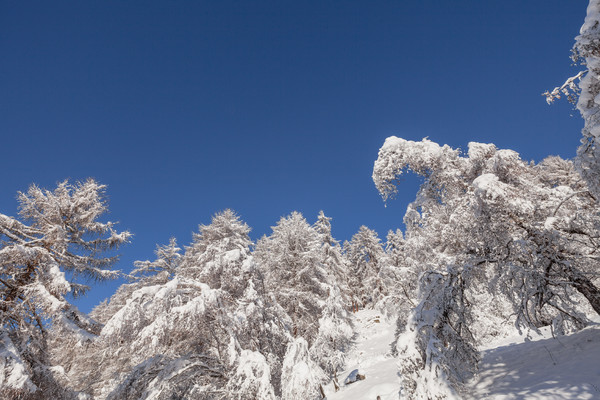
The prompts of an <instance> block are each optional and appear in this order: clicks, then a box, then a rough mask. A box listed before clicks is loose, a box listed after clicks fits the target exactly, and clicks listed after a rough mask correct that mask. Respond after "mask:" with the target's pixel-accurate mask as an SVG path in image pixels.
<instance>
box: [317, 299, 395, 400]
mask: <svg viewBox="0 0 600 400" xmlns="http://www.w3.org/2000/svg"><path fill="white" fill-rule="evenodd" d="M354 316H355V320H354V324H355V329H356V331H357V334H356V337H355V347H354V348H353V349H352V351H351V352H350V353H349V354H348V361H347V368H346V370H345V371H344V372H342V373H341V374H340V375H339V380H340V385H341V388H340V390H339V391H338V392H335V391H334V388H333V385H332V384H329V385H327V387H326V388H325V391H326V394H327V400H359V399H360V400H371V399H372V400H375V399H377V396H381V400H391V399H398V392H399V390H400V380H399V379H398V372H397V371H398V365H397V360H396V359H395V358H393V357H391V356H390V354H389V353H390V350H391V348H390V343H392V340H393V339H394V330H395V324H394V321H388V320H386V319H385V318H383V315H382V314H381V313H380V312H378V311H374V310H361V311H359V312H357V313H356V314H354ZM355 369H358V372H359V373H360V374H361V375H364V376H365V379H364V380H361V381H357V382H355V383H352V384H349V385H344V379H346V377H347V376H348V374H350V373H351V372H352V371H353V370H355Z"/></svg>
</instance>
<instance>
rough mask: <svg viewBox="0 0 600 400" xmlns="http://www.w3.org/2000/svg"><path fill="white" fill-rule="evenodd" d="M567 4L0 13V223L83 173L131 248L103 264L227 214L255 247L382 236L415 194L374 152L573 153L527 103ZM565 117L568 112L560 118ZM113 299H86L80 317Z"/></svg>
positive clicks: (188, 4)
mask: <svg viewBox="0 0 600 400" xmlns="http://www.w3.org/2000/svg"><path fill="white" fill-rule="evenodd" d="M586 6H587V1H584V0H544V1H541V0H537V1H523V0H503V1H492V0H490V1H488V0H485V1H483V0H472V1H427V0H404V1H400V0H397V1H362V2H357V1H303V2H298V1H294V2H292V1H282V0H280V1H162V2H158V1H91V0H90V1H69V2H65V1H40V2H32V1H8V0H4V1H1V2H0V51H1V53H0V54H1V61H0V154H1V156H0V171H1V179H2V190H1V191H0V212H2V213H5V214H9V215H15V214H16V201H15V195H16V192H17V191H19V190H26V189H27V187H28V186H29V184H31V183H33V182H35V183H38V184H39V185H41V186H43V187H47V188H52V187H53V186H54V185H55V183H56V182H57V181H60V180H63V179H65V178H70V179H72V180H81V179H85V178H86V177H94V178H96V179H97V180H98V181H99V182H101V183H105V184H107V185H108V186H109V188H108V194H109V197H110V211H111V213H110V216H109V217H110V218H111V219H113V220H118V221H120V227H121V228H122V229H128V230H130V231H131V232H132V233H134V234H135V236H134V238H133V242H132V243H131V244H130V245H128V246H126V247H124V248H123V249H122V252H121V253H122V261H121V263H120V264H119V265H118V268H120V269H122V270H124V271H128V270H129V269H130V268H131V264H132V262H133V260H137V259H153V256H154V254H153V250H154V248H155V244H156V243H167V242H168V239H169V237H171V236H175V237H176V238H177V239H178V242H179V243H180V244H181V245H187V244H189V242H190V240H191V233H192V232H195V231H197V226H198V224H200V223H205V224H207V223H209V222H210V218H211V215H213V214H214V213H215V212H217V211H219V210H222V209H224V208H232V209H234V210H236V211H237V212H238V213H239V214H240V215H241V217H242V219H243V220H244V221H246V222H247V223H248V224H249V225H250V226H251V227H252V228H253V232H252V237H253V239H257V238H259V237H260V236H262V235H263V234H268V233H269V232H270V226H272V225H274V224H275V223H276V222H277V220H278V219H279V218H280V217H281V216H283V215H287V214H289V213H290V212H291V211H293V210H298V211H300V212H302V213H303V214H304V215H305V217H306V218H307V219H308V220H309V221H310V222H313V221H314V220H315V219H316V216H317V213H318V212H319V210H321V209H322V210H324V211H325V213H326V214H327V215H329V216H330V217H333V231H334V235H335V236H336V237H337V238H338V239H340V240H344V239H349V238H350V237H351V236H352V234H353V233H355V232H356V231H357V230H358V228H359V226H360V225H363V224H364V225H367V226H369V227H371V228H373V229H375V230H377V231H378V232H379V233H380V236H381V237H382V238H384V237H385V234H386V232H387V231H388V230H389V229H395V228H397V227H401V226H402V216H403V214H404V209H405V208H406V205H407V204H408V202H409V201H411V200H412V199H413V198H414V195H415V191H416V188H417V180H416V179H407V181H406V184H405V185H404V187H401V189H400V191H401V193H400V196H399V198H398V199H397V200H395V201H392V202H390V203H389V204H388V207H387V208H386V207H384V204H383V202H382V201H381V199H380V197H379V195H378V193H377V192H376V190H375V187H374V185H373V183H372V181H371V173H372V167H373V162H374V161H375V159H376V158H377V152H378V149H379V147H380V146H381V145H382V144H383V141H384V140H385V138H386V137H387V136H390V135H396V136H401V137H404V138H407V139H413V140H420V139H421V138H423V137H425V136H428V137H429V138H430V139H432V140H434V141H437V142H440V143H448V144H450V145H452V146H455V147H466V144H467V143H468V142H469V141H480V142H494V143H496V144H497V145H498V146H499V147H502V148H512V149H514V150H516V151H518V152H519V153H521V155H522V156H523V158H525V159H532V160H536V161H539V160H540V159H542V158H543V157H544V156H546V155H549V154H559V155H561V156H563V157H572V156H573V155H574V154H575V149H576V147H577V145H578V141H579V136H580V129H581V127H582V121H581V119H580V117H579V116H578V114H577V113H576V112H575V111H573V109H572V107H571V106H570V105H569V104H568V103H566V101H561V102H560V103H559V104H555V105H553V106H548V105H547V104H546V102H545V101H544V99H543V97H542V96H540V94H541V93H542V92H543V91H544V90H546V89H551V88H553V87H554V86H556V85H558V84H560V83H562V82H563V81H564V80H565V79H566V78H567V77H568V76H570V75H572V74H574V72H575V71H576V69H575V68H574V67H571V65H570V64H571V62H570V60H569V58H568V57H569V54H570V48H571V46H572V44H573V38H574V36H575V35H576V34H577V33H578V31H579V27H580V26H581V24H582V22H583V18H584V16H585V9H586ZM571 115H572V116H571ZM117 284H118V283H116V282H113V283H110V284H102V285H99V286H97V287H95V288H94V289H93V290H92V291H91V292H90V294H89V295H88V298H87V299H85V300H83V301H80V302H79V304H80V306H81V308H82V309H83V310H84V311H89V309H90V308H91V306H92V305H94V304H96V303H98V302H99V301H100V300H101V299H103V298H104V297H106V296H109V295H110V294H112V292H113V291H114V290H115V288H116V286H117Z"/></svg>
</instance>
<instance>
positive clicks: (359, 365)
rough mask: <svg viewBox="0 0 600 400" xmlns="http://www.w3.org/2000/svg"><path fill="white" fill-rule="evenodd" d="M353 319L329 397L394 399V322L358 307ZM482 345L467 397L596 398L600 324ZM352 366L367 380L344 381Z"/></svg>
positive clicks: (498, 399)
mask: <svg viewBox="0 0 600 400" xmlns="http://www.w3.org/2000/svg"><path fill="white" fill-rule="evenodd" d="M354 318H355V321H354V324H355V328H356V331H357V333H356V336H355V344H354V347H353V348H352V349H351V350H350V352H349V354H348V363H347V365H346V369H345V370H344V371H343V372H341V373H340V374H339V375H338V380H339V381H340V385H341V388H340V390H339V391H338V392H335V389H334V387H333V384H332V383H330V384H328V385H327V386H326V387H325V392H326V394H327V399H328V400H362V399H372V400H375V399H376V398H377V396H381V400H386V399H387V400H391V399H398V398H399V391H400V381H399V378H398V374H397V371H398V365H397V359H396V358H394V357H392V356H391V355H390V354H389V350H390V343H391V342H392V341H393V340H394V331H395V324H394V321H391V320H386V319H383V318H381V314H380V313H379V312H378V311H375V310H361V311H359V312H358V313H356V314H354ZM376 320H379V323H377V322H375V321H376ZM482 348H483V351H482V356H483V357H482V361H481V363H480V370H479V374H478V375H477V377H476V378H475V379H473V380H472V381H471V382H469V383H468V384H467V385H466V391H465V393H463V394H462V398H463V399H465V400H478V399H486V400H517V399H528V400H529V399H531V400H542V399H544V400H559V399H563V400H570V399H582V400H585V399H597V398H600V364H598V360H599V359H600V324H596V325H592V326H590V327H588V328H586V329H584V330H582V331H579V332H577V333H574V334H571V335H567V336H560V337H557V338H554V337H552V333H551V332H550V329H549V328H542V329H541V330H540V333H539V334H537V333H535V332H529V334H528V335H518V334H514V335H512V336H507V337H503V338H499V339H498V340H496V341H494V342H489V343H487V344H486V345H485V346H482ZM354 370H358V373H360V374H361V375H365V380H359V381H356V382H354V383H351V384H348V385H344V384H343V382H344V380H345V379H346V378H347V377H348V375H350V374H351V373H352V372H353V371H354Z"/></svg>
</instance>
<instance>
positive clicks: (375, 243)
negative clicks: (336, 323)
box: [344, 225, 386, 308]
mask: <svg viewBox="0 0 600 400" xmlns="http://www.w3.org/2000/svg"><path fill="white" fill-rule="evenodd" d="M344 251H345V254H346V259H347V260H348V265H349V277H350V278H349V284H350V289H351V290H352V298H353V303H354V307H355V308H356V307H357V306H360V307H365V306H367V305H368V304H371V305H374V304H375V303H377V301H378V300H379V299H380V298H381V297H383V296H385V294H386V288H384V286H383V282H382V280H381V277H380V276H379V272H380V270H381V267H382V264H383V261H384V257H385V254H384V251H383V247H382V245H381V240H380V239H379V237H378V235H377V232H375V231H374V230H371V229H369V228H367V227H366V226H364V225H363V226H361V227H360V228H359V230H358V232H357V233H355V234H354V235H353V236H352V239H351V240H350V242H346V243H345V244H344Z"/></svg>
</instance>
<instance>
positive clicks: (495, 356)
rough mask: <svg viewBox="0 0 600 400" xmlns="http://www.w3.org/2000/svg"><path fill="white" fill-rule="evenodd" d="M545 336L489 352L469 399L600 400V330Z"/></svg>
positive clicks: (486, 352)
mask: <svg viewBox="0 0 600 400" xmlns="http://www.w3.org/2000/svg"><path fill="white" fill-rule="evenodd" d="M544 333H545V334H544V335H543V336H537V337H534V338H533V340H531V341H524V342H521V343H518V342H517V343H512V344H506V345H500V346H499V347H496V348H491V349H489V350H486V351H484V353H483V360H482V362H481V370H480V374H479V377H478V379H477V380H476V381H475V382H473V384H472V396H471V397H469V398H470V399H473V400H475V399H494V400H509V399H598V398H600V364H599V363H598V360H599V359H600V326H598V325H594V326H592V327H589V328H587V329H584V330H582V331H580V332H577V333H574V334H572V335H568V336H561V337H557V338H552V337H551V335H550V334H549V332H547V331H546V332H544ZM512 339H513V342H514V341H516V340H518V339H521V340H522V338H512ZM505 342H510V340H508V341H505Z"/></svg>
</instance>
